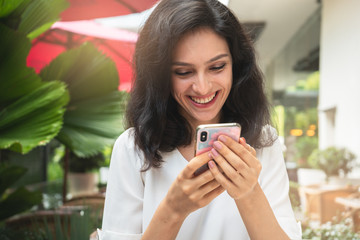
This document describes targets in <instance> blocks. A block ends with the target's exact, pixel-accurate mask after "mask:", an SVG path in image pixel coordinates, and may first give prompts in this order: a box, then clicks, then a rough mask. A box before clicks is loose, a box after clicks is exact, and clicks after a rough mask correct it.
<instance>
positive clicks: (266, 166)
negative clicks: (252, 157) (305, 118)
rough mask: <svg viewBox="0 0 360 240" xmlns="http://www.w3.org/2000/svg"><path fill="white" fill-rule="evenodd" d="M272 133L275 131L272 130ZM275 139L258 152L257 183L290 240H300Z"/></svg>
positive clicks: (282, 159)
mask: <svg viewBox="0 0 360 240" xmlns="http://www.w3.org/2000/svg"><path fill="white" fill-rule="evenodd" d="M273 131H275V130H274V129H273ZM281 149H282V148H281V143H280V141H279V139H277V140H276V141H275V142H274V143H273V145H272V146H270V147H265V148H263V149H262V150H260V153H261V154H262V157H261V159H262V161H261V163H262V170H261V173H260V176H259V183H260V186H261V187H262V189H263V191H264V194H265V195H266V197H267V199H268V201H269V203H270V206H271V208H272V209H273V211H274V214H275V216H276V219H277V221H278V223H279V224H280V226H281V227H282V229H283V230H284V231H285V232H286V234H287V235H288V236H289V238H290V239H295V240H297V239H301V228H300V226H299V224H298V223H297V222H296V219H295V216H294V212H293V209H292V207H291V203H290V199H289V178H288V175H287V171H286V166H285V161H284V157H283V153H282V150H281Z"/></svg>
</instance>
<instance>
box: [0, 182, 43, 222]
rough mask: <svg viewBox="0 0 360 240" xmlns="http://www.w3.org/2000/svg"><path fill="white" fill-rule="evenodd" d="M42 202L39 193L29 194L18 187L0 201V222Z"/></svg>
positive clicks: (23, 188) (24, 189)
mask: <svg viewBox="0 0 360 240" xmlns="http://www.w3.org/2000/svg"><path fill="white" fill-rule="evenodd" d="M41 200H42V195H41V192H30V191H29V190H27V189H26V188H25V187H20V188H18V189H16V190H15V191H14V192H12V193H11V194H9V195H8V196H7V197H6V198H5V199H2V200H1V201H0V221H2V220H4V219H6V218H8V217H11V216H14V215H15V214H18V213H21V212H24V211H26V210H29V209H30V208H31V207H32V206H34V205H36V204H39V203H40V202H41Z"/></svg>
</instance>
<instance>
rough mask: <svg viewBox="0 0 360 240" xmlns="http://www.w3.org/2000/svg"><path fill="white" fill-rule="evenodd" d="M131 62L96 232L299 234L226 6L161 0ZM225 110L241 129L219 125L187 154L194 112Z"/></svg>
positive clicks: (277, 150) (242, 39)
mask: <svg viewBox="0 0 360 240" xmlns="http://www.w3.org/2000/svg"><path fill="white" fill-rule="evenodd" d="M135 72H136V74H135V75H136V76H135V84H134V88H133V91H132V92H131V97H130V101H129V103H128V106H127V113H126V114H127V115H126V118H127V122H128V127H129V129H128V130H127V131H125V132H124V133H123V134H122V135H121V136H120V137H119V138H118V140H117V141H116V143H115V146H114V148H113V149H114V150H113V153H112V159H111V163H110V173H109V178H108V185H107V192H106V200H105V207H104V217H103V225H102V230H101V231H100V230H99V235H100V238H101V239H102V240H108V239H130V238H131V239H177V240H185V239H186V240H188V239H196V240H205V239H214V240H223V239H225V240H226V239H250V238H251V239H276V240H278V239H301V231H300V229H299V227H298V224H297V223H296V221H295V218H294V214H293V212H292V209H291V204H290V200H289V197H288V189H289V180H288V178H287V174H286V168H285V163H284V159H283V156H282V151H281V145H280V142H279V140H278V139H277V136H276V133H275V131H274V129H273V128H272V127H270V125H269V123H270V120H269V119H270V117H269V106H268V102H267V99H266V97H265V94H264V89H263V79H262V75H261V73H260V71H259V69H258V67H257V63H256V61H255V54H254V50H253V47H252V44H251V41H250V40H249V37H248V36H247V35H246V34H245V32H244V30H243V27H242V25H241V24H240V23H239V22H238V20H237V19H236V17H235V16H234V15H233V14H232V12H231V11H229V9H228V8H227V7H226V6H224V5H222V4H221V3H220V2H218V1H217V0H182V1H178V0H162V1H160V3H159V4H158V5H157V7H156V8H155V9H154V11H153V12H152V14H151V15H150V17H149V18H148V20H147V21H146V23H145V25H144V28H143V29H142V30H141V32H140V35H139V39H138V41H137V44H136V50H135ZM230 122H235V123H237V124H239V125H241V129H242V137H241V138H240V139H239V140H238V141H236V140H234V139H232V138H230V137H228V136H227V135H222V134H219V137H218V138H216V139H215V140H214V141H213V145H212V147H211V149H210V150H209V151H207V152H205V153H202V154H200V155H198V156H194V148H195V141H196V140H195V139H196V138H195V129H196V127H197V126H198V125H199V124H204V123H230ZM245 139H246V140H245ZM250 145H252V146H254V148H253V147H251V146H250ZM204 164H205V166H206V165H208V167H209V169H208V170H206V171H204V172H202V173H201V174H199V175H197V174H195V172H196V171H197V169H199V168H200V167H201V166H203V165H204ZM259 226H261V227H260V228H259Z"/></svg>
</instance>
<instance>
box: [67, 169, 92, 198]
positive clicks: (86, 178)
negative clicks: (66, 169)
mask: <svg viewBox="0 0 360 240" xmlns="http://www.w3.org/2000/svg"><path fill="white" fill-rule="evenodd" d="M98 182H99V177H98V174H97V173H92V172H91V173H72V172H70V173H69V175H68V194H67V195H68V197H69V198H71V197H75V196H79V195H87V194H93V193H97V192H98V190H99V189H98Z"/></svg>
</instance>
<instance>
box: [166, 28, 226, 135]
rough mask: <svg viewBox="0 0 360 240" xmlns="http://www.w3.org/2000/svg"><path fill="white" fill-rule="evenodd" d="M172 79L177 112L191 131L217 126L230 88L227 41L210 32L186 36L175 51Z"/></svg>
mask: <svg viewBox="0 0 360 240" xmlns="http://www.w3.org/2000/svg"><path fill="white" fill-rule="evenodd" d="M204 49H207V50H208V51H205V52H204ZM171 79H172V86H173V89H172V96H173V97H174V99H175V100H176V101H177V102H178V104H179V112H180V114H181V115H182V116H183V117H185V118H186V120H187V121H188V122H189V123H190V124H191V126H192V128H193V129H195V128H196V126H198V125H200V124H206V123H217V122H220V119H221V115H220V114H221V108H222V106H223V105H224V103H225V101H226V99H227V97H228V95H229V93H230V89H231V84H232V60H231V54H230V50H229V47H228V45H227V42H226V40H225V39H224V38H223V37H221V36H219V35H217V34H216V33H215V32H214V31H213V30H211V28H201V29H199V30H197V31H196V32H189V33H187V34H185V35H184V36H183V37H182V39H181V40H180V41H179V42H178V44H177V45H176V46H175V48H174V53H173V67H172V77H171Z"/></svg>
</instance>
